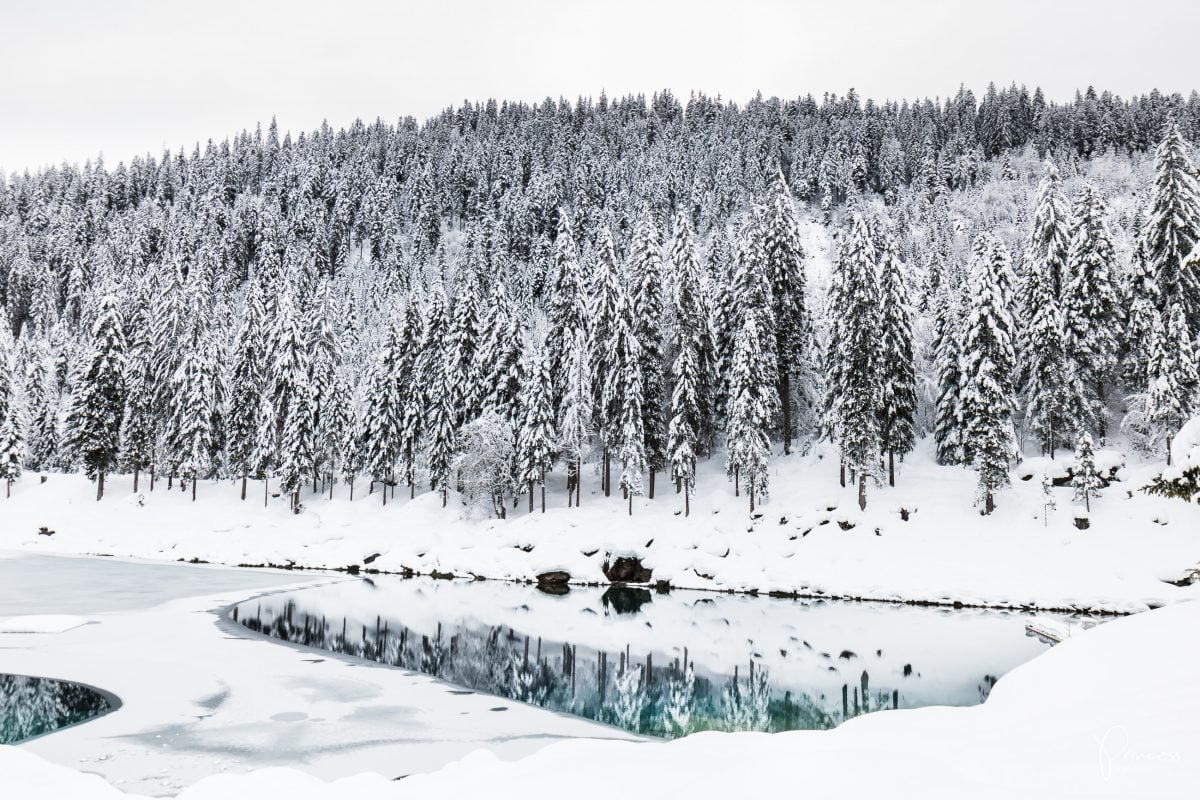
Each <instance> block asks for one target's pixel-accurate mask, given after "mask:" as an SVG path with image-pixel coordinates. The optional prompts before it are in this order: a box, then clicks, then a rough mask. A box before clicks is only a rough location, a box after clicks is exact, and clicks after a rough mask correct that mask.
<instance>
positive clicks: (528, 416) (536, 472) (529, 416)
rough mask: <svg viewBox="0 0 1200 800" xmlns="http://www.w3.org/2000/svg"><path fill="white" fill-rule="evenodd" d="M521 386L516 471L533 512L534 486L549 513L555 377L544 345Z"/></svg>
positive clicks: (527, 367) (534, 353) (536, 351)
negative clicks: (549, 477)
mask: <svg viewBox="0 0 1200 800" xmlns="http://www.w3.org/2000/svg"><path fill="white" fill-rule="evenodd" d="M522 372H523V383H522V385H521V396H520V403H519V405H520V409H521V418H522V419H521V428H520V430H519V431H518V432H517V472H518V477H519V481H520V484H521V487H522V491H527V492H528V493H529V510H530V512H532V511H533V487H534V484H537V485H538V486H540V487H541V490H542V513H543V514H544V513H546V473H548V472H549V471H550V470H551V469H552V468H553V467H554V448H553V442H554V409H553V403H554V380H553V378H552V377H551V375H550V359H549V357H548V355H547V353H546V351H545V348H544V347H542V346H537V347H535V348H534V349H533V350H532V351H531V352H530V353H529V354H528V356H527V358H526V364H525V368H524V370H523V371H522Z"/></svg>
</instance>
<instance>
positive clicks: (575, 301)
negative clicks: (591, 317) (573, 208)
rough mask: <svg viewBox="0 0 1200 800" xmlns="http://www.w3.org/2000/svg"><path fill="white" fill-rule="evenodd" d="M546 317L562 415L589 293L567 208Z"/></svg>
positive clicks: (560, 228) (561, 214)
mask: <svg viewBox="0 0 1200 800" xmlns="http://www.w3.org/2000/svg"><path fill="white" fill-rule="evenodd" d="M546 316H547V318H548V321H549V323H550V330H549V332H548V333H547V335H546V352H547V355H548V357H549V358H550V375H551V376H552V377H553V378H554V381H555V391H554V399H555V408H556V409H557V410H558V412H559V413H560V414H561V413H562V411H563V409H562V408H561V402H562V400H561V399H562V397H563V395H564V394H565V393H566V391H567V385H566V381H567V373H568V369H567V359H568V358H569V357H570V355H569V351H570V349H571V347H572V346H573V345H574V342H575V339H576V336H577V334H578V333H579V332H580V331H583V332H584V333H585V334H586V332H587V324H588V293H587V286H586V284H585V283H584V280H583V270H582V269H581V268H580V266H579V257H578V255H577V252H576V247H575V236H574V234H573V233H572V231H571V220H570V217H569V215H568V214H567V211H566V209H562V208H560V209H559V210H558V228H557V233H556V235H555V237H554V277H553V280H552V282H551V286H550V293H549V296H548V297H547V300H546Z"/></svg>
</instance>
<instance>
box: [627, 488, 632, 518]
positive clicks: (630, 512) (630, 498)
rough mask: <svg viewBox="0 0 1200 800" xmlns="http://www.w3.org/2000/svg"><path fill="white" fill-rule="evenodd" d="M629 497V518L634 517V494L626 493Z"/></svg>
mask: <svg viewBox="0 0 1200 800" xmlns="http://www.w3.org/2000/svg"><path fill="white" fill-rule="evenodd" d="M625 494H626V495H628V497H629V516H631V517H632V516H633V492H626V493H625Z"/></svg>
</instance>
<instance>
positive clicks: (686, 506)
mask: <svg viewBox="0 0 1200 800" xmlns="http://www.w3.org/2000/svg"><path fill="white" fill-rule="evenodd" d="M690 501H691V492H690V491H688V489H687V488H686V487H685V488H684V490H683V515H684V516H685V517H690V516H691V515H692V504H691V502H690Z"/></svg>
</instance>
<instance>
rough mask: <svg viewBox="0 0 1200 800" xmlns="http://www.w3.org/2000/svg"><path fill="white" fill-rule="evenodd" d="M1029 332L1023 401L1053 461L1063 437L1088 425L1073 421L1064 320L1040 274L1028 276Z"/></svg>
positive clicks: (1072, 389)
mask: <svg viewBox="0 0 1200 800" xmlns="http://www.w3.org/2000/svg"><path fill="white" fill-rule="evenodd" d="M1025 281H1026V283H1025V297H1026V300H1027V302H1029V303H1031V305H1029V306H1027V308H1026V313H1027V314H1028V315H1029V316H1028V318H1027V319H1026V325H1027V326H1028V327H1027V330H1026V332H1025V336H1024V339H1025V346H1024V348H1023V351H1022V356H1023V357H1024V366H1023V367H1022V369H1021V374H1022V376H1023V377H1024V385H1023V387H1022V392H1021V394H1022V397H1023V398H1024V403H1025V425H1026V426H1027V428H1028V430H1029V431H1030V432H1032V433H1033V435H1034V436H1036V437H1037V439H1038V442H1039V443H1040V444H1041V448H1042V455H1049V456H1050V457H1051V458H1053V457H1054V451H1055V449H1057V447H1058V443H1059V441H1060V440H1062V439H1063V438H1065V437H1067V436H1070V435H1071V432H1072V431H1078V430H1080V428H1081V426H1082V425H1083V424H1084V423H1085V422H1086V420H1080V419H1073V418H1071V417H1070V416H1069V412H1070V411H1071V399H1072V397H1073V396H1076V390H1077V389H1078V387H1076V386H1074V385H1073V384H1074V383H1075V381H1074V380H1073V378H1074V372H1072V371H1070V370H1069V369H1068V366H1067V364H1066V354H1065V350H1064V335H1063V318H1062V312H1061V311H1060V309H1059V305H1058V297H1057V296H1056V295H1055V294H1054V287H1053V286H1052V284H1051V278H1050V275H1049V274H1048V273H1046V272H1043V271H1042V270H1040V269H1034V270H1031V271H1029V272H1028V273H1027V274H1026V276H1025Z"/></svg>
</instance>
